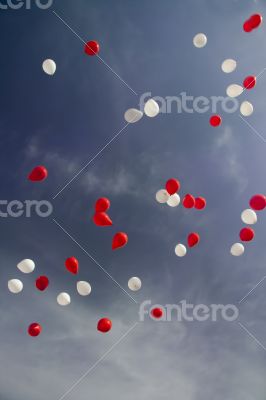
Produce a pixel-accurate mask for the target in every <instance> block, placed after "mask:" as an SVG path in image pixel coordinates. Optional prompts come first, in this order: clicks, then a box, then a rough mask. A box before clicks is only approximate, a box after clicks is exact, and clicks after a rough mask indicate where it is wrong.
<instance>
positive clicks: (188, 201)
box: [183, 194, 195, 208]
mask: <svg viewBox="0 0 266 400" xmlns="http://www.w3.org/2000/svg"><path fill="white" fill-rule="evenodd" d="M183 206H184V207H185V208H193V207H194V206H195V198H194V196H192V195H191V194H186V195H185V197H184V198H183Z"/></svg>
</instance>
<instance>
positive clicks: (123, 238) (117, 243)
mask: <svg viewBox="0 0 266 400" xmlns="http://www.w3.org/2000/svg"><path fill="white" fill-rule="evenodd" d="M127 242H128V236H127V234H126V233H124V232H118V233H116V234H115V235H114V237H113V242H112V249H113V250H115V249H118V248H120V247H124V246H125V245H126V244H127Z"/></svg>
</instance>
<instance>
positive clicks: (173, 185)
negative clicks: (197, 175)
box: [165, 178, 180, 194]
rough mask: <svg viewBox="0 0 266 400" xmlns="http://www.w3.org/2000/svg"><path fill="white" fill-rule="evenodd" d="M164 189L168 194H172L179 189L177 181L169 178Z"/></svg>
mask: <svg viewBox="0 0 266 400" xmlns="http://www.w3.org/2000/svg"><path fill="white" fill-rule="evenodd" d="M165 189H166V190H167V192H168V193H169V194H174V193H176V192H178V191H179V189H180V182H179V181H178V180H177V179H174V178H171V179H169V180H168V181H167V182H166V184H165Z"/></svg>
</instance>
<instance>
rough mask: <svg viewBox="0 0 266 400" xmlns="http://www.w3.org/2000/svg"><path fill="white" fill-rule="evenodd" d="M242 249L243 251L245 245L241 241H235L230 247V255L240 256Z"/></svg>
mask: <svg viewBox="0 0 266 400" xmlns="http://www.w3.org/2000/svg"><path fill="white" fill-rule="evenodd" d="M244 251H245V247H244V246H243V244H242V243H235V244H233V246H232V247H231V254H232V256H235V257H239V256H242V254H244Z"/></svg>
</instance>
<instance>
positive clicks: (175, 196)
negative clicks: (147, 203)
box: [167, 193, 180, 207]
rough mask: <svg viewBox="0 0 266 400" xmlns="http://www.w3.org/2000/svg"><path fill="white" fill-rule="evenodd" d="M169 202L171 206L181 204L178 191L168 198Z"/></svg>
mask: <svg viewBox="0 0 266 400" xmlns="http://www.w3.org/2000/svg"><path fill="white" fill-rule="evenodd" d="M167 204H168V206H170V207H177V206H179V204H180V196H179V195H178V194H177V193H174V194H172V196H170V197H169V199H168V200H167Z"/></svg>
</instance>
